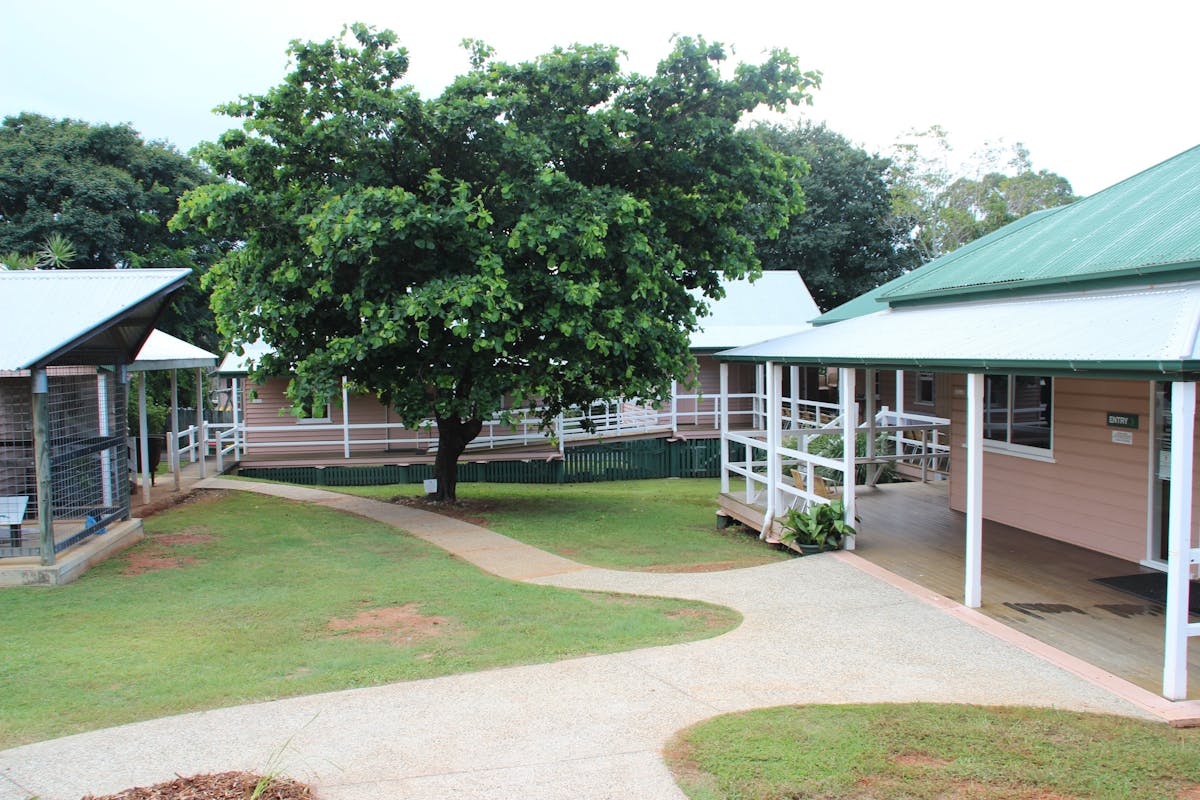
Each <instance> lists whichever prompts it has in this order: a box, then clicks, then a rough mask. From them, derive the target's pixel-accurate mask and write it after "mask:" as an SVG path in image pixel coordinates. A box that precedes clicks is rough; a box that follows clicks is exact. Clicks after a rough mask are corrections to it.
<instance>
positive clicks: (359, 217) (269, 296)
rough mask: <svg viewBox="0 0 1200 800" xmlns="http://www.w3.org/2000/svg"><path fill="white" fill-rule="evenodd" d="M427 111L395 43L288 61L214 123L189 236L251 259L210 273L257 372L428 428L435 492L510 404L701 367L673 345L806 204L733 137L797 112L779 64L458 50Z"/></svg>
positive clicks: (587, 49) (301, 46)
mask: <svg viewBox="0 0 1200 800" xmlns="http://www.w3.org/2000/svg"><path fill="white" fill-rule="evenodd" d="M469 49H470V59H471V69H470V70H469V71H468V72H467V73H466V74H464V75H462V76H460V77H459V78H457V79H456V80H455V81H454V82H453V83H452V84H451V85H450V86H449V87H448V88H447V89H446V90H445V91H444V92H443V93H442V94H441V95H440V96H438V97H434V98H428V99H427V98H422V97H420V96H419V95H418V94H417V92H416V91H415V90H414V89H413V88H412V87H411V86H409V85H406V84H404V82H403V78H404V75H405V73H406V71H407V69H408V57H407V54H406V52H405V51H404V50H403V49H401V48H398V47H397V46H396V36H395V34H393V33H392V32H390V31H382V32H377V31H375V30H374V29H371V28H368V27H366V26H363V25H355V26H352V28H351V30H350V31H349V32H343V36H342V37H340V38H338V39H331V40H329V41H325V42H322V43H300V42H294V43H293V44H292V47H291V48H290V55H291V58H292V62H293V64H294V69H293V71H292V72H291V73H290V74H289V75H288V76H287V78H286V80H285V82H284V83H283V84H281V85H279V86H277V87H275V88H273V89H271V90H270V91H268V92H267V93H266V94H263V95H256V96H249V97H246V98H244V99H243V100H241V101H240V102H236V103H232V104H230V105H228V106H227V107H225V108H224V109H223V111H224V112H225V113H226V114H229V115H231V116H234V117H241V118H244V120H245V121H244V123H243V125H242V129H241V130H233V131H229V132H227V133H225V134H224V135H223V136H222V137H221V139H220V141H219V142H218V143H217V144H209V145H205V146H202V147H201V152H202V155H203V158H204V160H205V161H206V162H207V163H208V164H210V165H211V166H212V167H213V168H214V169H215V170H216V171H217V172H219V173H220V174H222V175H224V176H225V177H227V178H228V179H229V180H228V181H227V182H225V183H222V184H219V185H214V186H209V187H201V188H200V189H197V190H195V191H193V192H191V193H190V194H189V195H187V196H186V197H185V199H184V202H183V204H182V210H181V214H180V217H179V219H178V222H179V224H180V225H186V224H192V225H199V226H202V227H203V228H205V229H206V230H208V231H209V232H210V233H213V234H216V235H218V236H225V237H236V238H239V239H241V240H242V241H244V245H243V246H242V247H241V248H239V249H238V250H236V251H235V252H232V253H230V254H229V255H228V256H227V257H226V258H225V259H224V260H222V261H221V262H220V263H219V264H218V265H216V266H215V267H214V269H213V272H212V273H211V281H210V285H211V286H212V288H213V297H214V306H215V309H216V311H217V316H218V322H219V324H220V326H221V329H222V331H223V333H224V334H225V335H226V336H228V337H229V338H230V339H231V340H232V341H233V342H235V343H245V342H248V341H251V340H253V339H256V338H259V337H262V338H263V339H265V340H266V341H268V342H269V343H270V344H271V345H273V347H274V348H275V354H274V356H272V357H269V358H266V359H264V361H263V364H262V366H261V372H263V373H273V374H290V375H292V384H291V388H290V389H289V391H290V392H291V394H292V396H293V399H294V400H303V398H305V397H308V396H321V395H323V394H324V393H326V392H329V391H331V390H332V389H333V388H334V387H335V386H336V385H337V382H338V380H339V377H340V376H342V375H345V376H347V377H348V378H349V379H350V380H351V381H352V383H353V384H354V385H355V386H357V387H359V388H361V389H365V390H368V391H371V392H374V393H376V394H377V395H378V396H379V397H380V398H381V399H382V400H383V401H384V402H387V403H389V404H391V405H392V407H394V408H395V409H396V411H397V412H398V414H399V416H400V417H401V419H403V420H404V421H405V422H406V423H410V424H412V423H416V422H419V421H420V420H422V419H427V418H430V417H432V418H434V419H436V421H437V425H438V448H439V449H438V454H437V461H436V464H435V474H436V475H437V477H438V479H439V485H438V491H439V494H440V495H441V496H442V497H443V498H445V499H454V498H455V484H456V477H455V476H456V464H457V459H458V457H459V456H460V455H461V453H462V451H463V449H464V448H465V446H466V445H467V443H469V442H470V440H471V439H473V438H474V437H475V436H476V435H477V434H478V433H479V431H480V429H481V426H482V424H483V422H484V421H485V420H486V419H488V418H489V417H490V416H491V415H492V414H493V413H494V412H496V411H497V410H498V409H501V408H502V405H503V403H504V402H505V400H506V399H508V400H511V401H513V402H516V403H537V404H538V405H539V407H540V408H541V410H542V412H543V414H544V417H545V418H546V419H549V418H551V417H553V416H554V415H555V414H557V413H558V412H559V411H560V410H562V409H563V408H564V407H567V406H570V405H573V404H581V403H587V402H590V401H592V400H595V399H597V398H606V397H616V396H619V395H628V396H634V395H636V396H638V397H641V398H645V399H649V400H655V399H659V398H662V397H663V396H664V395H665V394H666V393H667V392H668V391H669V386H670V379H671V378H672V377H673V376H679V377H682V376H684V375H686V374H688V372H689V369H690V367H691V365H692V360H691V356H690V355H689V353H688V334H689V332H690V331H691V330H693V329H694V328H695V325H696V319H697V314H698V313H701V312H702V310H703V309H702V306H703V301H702V300H697V299H694V298H693V296H692V295H691V294H689V292H688V290H689V289H692V288H699V289H701V290H702V293H703V294H704V295H705V296H707V297H710V298H712V297H716V296H717V295H718V293H719V291H720V289H719V281H720V279H721V278H722V277H723V276H725V277H737V276H742V275H746V274H749V273H754V272H755V271H757V270H758V268H759V263H758V259H757V258H756V256H755V252H754V242H755V241H756V240H758V239H760V238H763V237H767V236H769V235H771V234H772V233H774V232H776V231H778V230H779V229H780V228H781V227H782V226H783V225H784V224H785V223H786V221H787V219H788V215H789V214H791V213H795V212H797V211H799V210H800V209H801V207H802V202H801V195H800V193H799V191H798V188H797V187H796V186H795V184H794V183H793V182H792V181H791V180H790V179H789V176H790V175H791V174H792V171H791V170H790V169H789V167H788V165H787V164H786V163H785V162H786V161H787V159H785V158H783V157H781V156H779V155H777V154H774V153H772V152H770V151H769V150H768V149H767V148H765V147H764V146H763V145H762V143H761V142H760V141H759V140H758V139H756V138H754V137H752V136H748V135H746V134H745V133H743V132H740V131H739V130H737V124H738V121H739V119H740V118H741V116H742V115H743V113H744V112H746V111H748V110H750V109H754V108H756V107H759V106H761V105H767V106H771V107H774V108H782V107H784V106H786V105H788V104H791V103H797V102H803V101H805V100H807V98H808V94H807V92H808V90H809V89H810V88H812V87H813V86H814V85H815V84H816V82H817V80H818V77H819V76H818V75H817V74H815V73H805V72H802V71H801V70H800V69H799V67H798V66H797V65H796V62H795V60H794V59H793V58H792V57H791V56H790V55H788V54H787V53H784V52H776V53H773V54H771V55H770V56H769V57H768V58H767V59H766V61H765V62H764V63H763V64H761V65H758V66H750V65H740V66H738V67H737V69H736V70H735V71H733V73H732V75H731V77H729V78H723V77H722V76H721V74H720V72H719V67H720V65H721V63H722V61H723V60H724V59H725V53H724V51H723V49H722V48H721V47H720V46H719V45H715V44H707V43H705V42H703V41H699V40H693V39H687V38H682V39H678V40H677V41H676V43H675V49H674V51H673V52H672V53H671V54H670V55H669V56H668V57H667V58H666V59H665V60H664V61H663V62H662V63H661V64H660V65H659V66H658V69H657V71H656V72H655V74H653V75H650V76H641V75H630V74H625V73H623V72H622V71H621V68H620V56H621V54H620V52H619V51H618V50H617V49H615V48H612V47H604V46H578V45H577V46H574V47H570V48H567V49H555V50H554V51H553V52H551V53H548V54H546V55H544V56H541V57H540V58H537V59H536V60H533V61H529V62H525V63H517V64H509V63H504V62H500V61H497V60H494V59H493V57H492V56H493V54H492V53H491V51H490V50H489V49H488V48H487V47H485V46H484V45H482V44H479V43H469Z"/></svg>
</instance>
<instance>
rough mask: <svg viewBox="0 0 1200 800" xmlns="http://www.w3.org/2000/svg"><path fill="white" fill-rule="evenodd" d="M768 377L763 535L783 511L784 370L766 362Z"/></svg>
mask: <svg viewBox="0 0 1200 800" xmlns="http://www.w3.org/2000/svg"><path fill="white" fill-rule="evenodd" d="M766 375H767V419H766V423H767V513H766V517H765V522H764V524H763V529H762V534H763V537H764V538H766V537H767V536H768V534H769V533H770V532H771V526H772V525H773V524H774V521H775V517H776V515H777V514H779V512H780V511H781V510H782V508H783V503H782V500H783V497H782V495H781V494H780V491H779V484H780V482H781V481H782V480H783V457H782V456H781V455H780V454H779V448H780V447H782V446H783V419H782V417H783V366H782V365H780V364H777V363H775V362H773V361H768V362H767V366H766Z"/></svg>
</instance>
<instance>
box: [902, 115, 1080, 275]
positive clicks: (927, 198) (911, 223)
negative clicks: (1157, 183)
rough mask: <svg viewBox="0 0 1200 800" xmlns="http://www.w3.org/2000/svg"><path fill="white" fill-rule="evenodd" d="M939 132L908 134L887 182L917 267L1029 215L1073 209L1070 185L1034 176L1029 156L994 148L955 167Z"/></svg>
mask: <svg viewBox="0 0 1200 800" xmlns="http://www.w3.org/2000/svg"><path fill="white" fill-rule="evenodd" d="M952 150H953V146H952V145H951V143H950V137H949V134H948V133H947V132H946V130H945V129H944V128H942V127H940V126H937V125H934V126H932V127H930V128H928V129H927V130H923V131H914V132H911V133H909V134H907V135H906V136H905V137H903V138H902V139H901V140H900V141H899V142H897V144H896V146H895V148H894V154H893V160H892V167H891V170H890V171H889V175H888V181H889V184H890V186H891V194H892V212H893V216H892V219H893V223H894V225H895V227H896V230H897V233H899V234H900V235H902V236H905V237H907V239H908V243H909V247H910V249H911V251H912V254H913V257H914V259H915V260H916V262H917V263H924V262H926V261H930V260H932V259H934V258H937V257H938V256H940V255H943V254H945V253H949V252H950V251H951V250H956V249H957V248H959V247H962V246H963V245H964V244H967V243H968V242H971V241H974V240H975V239H978V238H979V237H981V236H984V235H985V234H988V233H991V232H992V231H994V230H997V229H998V228H1002V227H1004V226H1005V225H1007V224H1009V223H1010V222H1014V221H1016V220H1018V219H1020V218H1021V217H1023V216H1025V215H1026V214H1029V213H1031V212H1033V211H1040V210H1042V209H1047V208H1054V207H1055V206H1061V205H1065V204H1067V203H1072V202H1074V201H1075V200H1076V199H1078V198H1076V197H1075V195H1074V194H1073V193H1072V190H1071V184H1070V182H1069V181H1068V180H1067V179H1066V178H1064V177H1062V176H1061V175H1058V174H1057V173H1054V172H1049V171H1047V170H1044V169H1042V170H1036V171H1035V170H1034V168H1033V162H1032V160H1031V159H1030V156H1029V150H1028V149H1027V148H1026V147H1025V146H1024V145H1022V144H1021V143H1019V142H1018V143H1017V144H1015V145H1012V146H1011V147H1005V146H1003V145H999V144H992V145H989V146H987V147H985V148H984V149H983V150H981V151H979V152H977V153H974V154H973V155H972V156H971V158H969V159H968V160H967V161H966V162H965V163H963V164H960V165H953V164H952V163H951V158H950V153H951V152H952Z"/></svg>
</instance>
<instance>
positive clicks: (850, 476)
mask: <svg viewBox="0 0 1200 800" xmlns="http://www.w3.org/2000/svg"><path fill="white" fill-rule="evenodd" d="M854 378H855V375H854V370H852V369H839V370H838V396H839V398H840V400H841V406H842V408H841V412H842V469H843V473H844V474H843V476H842V502H843V503H844V504H845V508H846V516H845V517H844V519H845V521H846V524H848V525H854V516H855V500H854V476H855V473H856V467H857V463H856V461H857V458H858V447H857V445H858V403H856V402H855V400H854ZM854 538H855V537H853V536H850V537H847V539H846V543H845V545H844V546H845V548H846V549H847V550H853V549H854Z"/></svg>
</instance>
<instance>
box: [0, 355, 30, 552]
mask: <svg viewBox="0 0 1200 800" xmlns="http://www.w3.org/2000/svg"><path fill="white" fill-rule="evenodd" d="M29 389H30V382H29V377H28V375H17V376H13V377H3V378H0V521H2V522H3V524H2V525H0V555H23V554H24V553H22V552H21V550H20V548H21V547H22V522H23V521H24V520H28V519H34V518H36V517H37V475H36V473H35V471H34V465H33V411H32V408H31V406H30V403H29Z"/></svg>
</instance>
